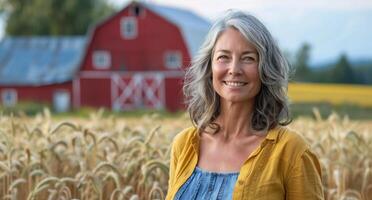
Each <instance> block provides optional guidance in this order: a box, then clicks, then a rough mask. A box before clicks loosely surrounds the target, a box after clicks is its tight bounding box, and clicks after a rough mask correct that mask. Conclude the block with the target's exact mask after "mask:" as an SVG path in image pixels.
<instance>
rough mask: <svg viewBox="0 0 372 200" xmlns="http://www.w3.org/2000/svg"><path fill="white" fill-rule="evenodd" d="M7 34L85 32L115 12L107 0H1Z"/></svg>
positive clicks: (66, 33)
mask: <svg viewBox="0 0 372 200" xmlns="http://www.w3.org/2000/svg"><path fill="white" fill-rule="evenodd" d="M0 1H1V4H2V7H3V8H2V9H0V11H2V12H5V13H6V27H5V32H6V34H7V35H15V36H24V35H83V34H86V32H87V30H88V28H89V26H90V25H92V24H95V23H97V22H98V21H100V20H102V18H103V17H106V16H108V15H110V14H112V13H113V12H114V8H113V7H112V6H111V5H109V4H108V3H107V2H106V1H104V0H0Z"/></svg>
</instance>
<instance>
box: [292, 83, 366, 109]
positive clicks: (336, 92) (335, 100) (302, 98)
mask: <svg viewBox="0 0 372 200" xmlns="http://www.w3.org/2000/svg"><path fill="white" fill-rule="evenodd" d="M288 96H289V98H290V99H291V101H292V102H293V103H313V102H328V103H331V104H335V105H340V104H345V103H346V104H354V105H358V106H365V107H372V86H367V85H345V84H317V83H290V84H289V86H288Z"/></svg>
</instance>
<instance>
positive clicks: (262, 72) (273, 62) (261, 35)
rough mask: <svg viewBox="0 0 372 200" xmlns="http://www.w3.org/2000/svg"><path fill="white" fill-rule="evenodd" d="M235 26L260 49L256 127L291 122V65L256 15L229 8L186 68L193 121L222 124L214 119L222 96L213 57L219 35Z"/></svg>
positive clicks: (213, 125)
mask: <svg viewBox="0 0 372 200" xmlns="http://www.w3.org/2000/svg"><path fill="white" fill-rule="evenodd" d="M230 27H232V28H235V29H236V30H238V31H239V32H240V33H241V34H242V35H243V36H244V37H245V38H246V39H247V41H249V42H250V43H252V44H253V45H254V46H255V47H256V49H257V52H258V57H259V65H258V68H259V69H258V70H259V76H260V80H261V83H262V86H261V89H260V92H259V93H258V95H257V96H256V101H255V106H254V111H253V115H252V119H251V124H252V128H253V129H255V130H269V129H272V128H274V127H275V126H277V125H287V124H289V123H290V122H291V119H290V116H289V108H288V98H287V87H288V71H289V65H288V62H287V60H286V59H285V57H284V55H283V53H282V52H281V51H280V49H279V47H278V45H277V44H276V41H275V40H274V39H273V37H272V36H271V34H270V32H269V31H268V30H267V29H266V27H265V26H264V25H263V24H262V23H261V22H260V21H259V20H258V19H257V18H255V17H254V16H252V15H249V14H246V13H244V12H241V11H235V10H229V11H227V12H226V14H225V15H224V16H222V17H221V18H220V19H219V20H217V21H216V22H215V23H214V24H213V25H212V27H211V29H210V30H209V32H208V34H207V36H206V39H205V41H204V43H203V44H202V45H201V47H200V49H199V51H198V53H197V55H196V56H195V57H194V59H193V61H192V63H191V66H190V67H189V68H188V69H187V71H186V75H185V80H184V86H183V92H184V95H185V102H186V105H187V110H188V112H189V115H190V118H191V121H192V122H193V124H194V125H195V126H196V127H197V128H198V129H199V130H201V131H203V130H205V128H207V127H210V128H212V129H213V130H214V131H215V132H217V131H218V130H219V129H220V126H219V125H218V124H216V123H213V121H214V120H215V119H216V118H217V116H218V115H219V113H220V97H219V95H218V94H217V93H216V92H215V91H214V89H213V85H212V69H211V60H212V54H213V50H214V46H215V43H216V41H217V39H218V37H219V36H220V35H221V33H223V32H224V31H225V30H226V29H227V28H230Z"/></svg>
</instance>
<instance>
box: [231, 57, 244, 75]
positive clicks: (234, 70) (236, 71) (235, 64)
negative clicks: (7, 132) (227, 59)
mask: <svg viewBox="0 0 372 200" xmlns="http://www.w3.org/2000/svg"><path fill="white" fill-rule="evenodd" d="M241 74H242V69H241V63H240V62H239V60H237V59H233V60H232V62H231V63H230V67H229V75H232V76H237V75H241Z"/></svg>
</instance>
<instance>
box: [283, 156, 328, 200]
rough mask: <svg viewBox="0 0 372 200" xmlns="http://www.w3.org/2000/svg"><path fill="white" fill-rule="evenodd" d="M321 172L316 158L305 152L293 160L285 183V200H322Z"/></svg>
mask: <svg viewBox="0 0 372 200" xmlns="http://www.w3.org/2000/svg"><path fill="white" fill-rule="evenodd" d="M321 177H322V172H321V167H320V163H319V160H318V158H317V157H316V155H315V154H314V153H312V152H311V151H310V150H308V149H307V150H305V151H304V152H303V153H302V154H301V155H300V156H299V157H298V158H296V159H295V160H294V164H293V165H292V168H291V169H290V170H289V176H288V179H287V183H286V200H297V199H301V200H307V199H308V200H323V199H324V192H323V186H322V180H321Z"/></svg>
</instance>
